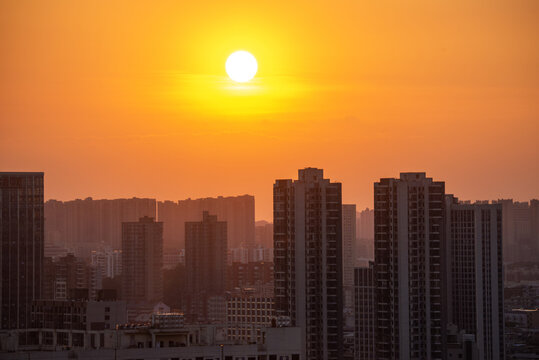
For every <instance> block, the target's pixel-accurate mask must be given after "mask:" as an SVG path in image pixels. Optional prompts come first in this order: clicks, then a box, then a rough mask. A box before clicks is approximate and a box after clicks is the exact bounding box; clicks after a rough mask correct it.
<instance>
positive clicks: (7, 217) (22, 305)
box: [0, 172, 44, 341]
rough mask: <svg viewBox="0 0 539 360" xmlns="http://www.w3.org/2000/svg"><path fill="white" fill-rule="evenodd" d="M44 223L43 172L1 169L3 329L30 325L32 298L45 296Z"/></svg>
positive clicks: (0, 295)
mask: <svg viewBox="0 0 539 360" xmlns="http://www.w3.org/2000/svg"><path fill="white" fill-rule="evenodd" d="M43 226H44V217H43V173H42V172H31V173H26V172H20V173H19V172H0V246H1V248H0V281H1V286H0V319H1V328H2V329H25V328H28V327H29V326H30V323H31V319H30V315H31V309H32V301H33V300H37V299H39V298H40V297H41V276H42V272H43V243H44V229H43ZM21 339H22V338H21ZM21 341H23V340H21Z"/></svg>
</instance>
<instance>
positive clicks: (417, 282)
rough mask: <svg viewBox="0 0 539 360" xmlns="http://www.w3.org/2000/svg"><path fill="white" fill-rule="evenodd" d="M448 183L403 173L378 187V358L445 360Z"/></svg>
mask: <svg viewBox="0 0 539 360" xmlns="http://www.w3.org/2000/svg"><path fill="white" fill-rule="evenodd" d="M444 195H445V183H443V182H440V181H433V180H432V179H431V178H428V177H426V175H425V173H401V175H400V178H399V179H393V178H386V179H381V180H380V181H379V182H377V183H375V184H374V211H375V219H374V225H375V229H374V236H375V240H374V241H375V243H374V249H375V278H376V306H375V308H376V317H377V323H376V356H375V358H376V359H380V360H382V359H433V360H434V359H442V357H443V347H444V344H443V341H444V336H443V333H444V332H445V329H444V327H445V320H444V319H443V317H444V316H445V314H444V311H443V308H444V302H445V298H444V288H443V279H442V275H443V269H442V268H443V264H444V258H443V256H444V246H445V242H444Z"/></svg>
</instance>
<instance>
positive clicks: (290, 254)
mask: <svg viewBox="0 0 539 360" xmlns="http://www.w3.org/2000/svg"><path fill="white" fill-rule="evenodd" d="M273 224H274V234H273V236H274V263H275V268H274V271H275V274H274V277H275V308H276V315H277V316H286V317H290V321H291V324H292V326H297V327H300V328H301V329H302V332H303V339H302V347H303V351H304V354H305V358H306V359H308V360H314V359H320V360H322V359H323V360H327V359H341V358H342V355H343V286H342V284H343V266H342V190H341V184H340V183H335V182H331V181H330V180H329V179H325V178H324V173H323V170H321V169H315V168H306V169H302V170H299V174H298V180H291V179H288V180H277V181H276V182H275V184H274V185H273Z"/></svg>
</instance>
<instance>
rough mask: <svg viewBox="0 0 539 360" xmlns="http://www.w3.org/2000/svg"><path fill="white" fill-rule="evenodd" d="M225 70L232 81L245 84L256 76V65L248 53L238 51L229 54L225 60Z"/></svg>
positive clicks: (253, 58)
mask: <svg viewBox="0 0 539 360" xmlns="http://www.w3.org/2000/svg"><path fill="white" fill-rule="evenodd" d="M225 68H226V73H227V74H228V76H230V78H231V79H232V80H234V81H237V82H246V81H249V80H251V79H252V78H253V77H254V76H255V75H256V72H257V70H258V63H257V62H256V59H255V57H254V56H253V55H252V54H251V53H250V52H248V51H244V50H240V51H236V52H233V53H232V54H230V56H229V57H228V59H226V64H225Z"/></svg>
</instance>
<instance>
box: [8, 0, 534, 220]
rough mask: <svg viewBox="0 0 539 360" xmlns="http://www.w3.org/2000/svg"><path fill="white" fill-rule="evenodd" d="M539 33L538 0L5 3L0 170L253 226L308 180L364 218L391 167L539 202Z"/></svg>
mask: <svg viewBox="0 0 539 360" xmlns="http://www.w3.org/2000/svg"><path fill="white" fill-rule="evenodd" d="M538 19H539V1H536V0H529V1H518V0H514V1H500V2H498V1H488V2H485V1H411V2H404V1H358V0H353V1H331V2H330V1H312V0H311V1H290V0H286V1H280V0H278V1H275V0H274V1H252V0H245V1H219V2H216V1H215V2H213V1H132V0H131V1H108V0H107V1H105V0H103V1H85V2H83V1H21V0H13V1H9V0H4V1H1V2H0V170H3V171H45V184H46V185H45V186H46V189H45V196H46V198H57V199H62V200H68V199H73V198H76V197H86V196H93V197H96V198H102V197H108V198H112V197H130V196H148V197H156V198H158V199H172V200H178V199H184V198H187V197H206V196H216V195H220V194H222V195H238V194H245V193H249V194H254V195H255V196H256V201H257V219H261V218H265V219H271V206H272V205H271V198H272V184H273V182H274V180H275V179H276V178H295V177H296V176H297V169H298V168H303V167H306V166H315V167H321V168H324V169H325V174H326V176H328V177H330V178H331V179H333V180H337V181H342V182H343V184H344V185H343V191H344V194H343V200H344V201H345V202H353V203H357V204H358V206H359V207H366V206H372V203H373V201H372V197H373V195H372V188H373V185H372V183H373V182H374V181H376V180H377V179H379V178H380V177H390V176H398V173H399V172H401V171H426V172H427V174H428V175H429V176H432V177H434V178H435V179H438V180H445V181H446V190H447V191H448V192H451V193H455V194H456V195H457V196H459V197H460V198H462V199H472V200H474V199H497V198H500V197H506V198H507V197H513V198H515V199H520V200H527V199H529V198H531V197H538V196H539V187H538V183H539V182H538V178H539V144H538V143H539V142H538V140H537V138H538V134H539V45H538V44H539V21H538ZM239 49H243V50H247V51H250V52H251V53H252V54H253V55H254V56H255V57H256V58H257V60H258V65H259V72H258V74H257V76H256V77H255V80H254V81H253V82H251V83H248V84H247V85H243V86H239V85H237V84H235V83H233V82H232V81H231V80H229V79H228V77H227V76H226V73H225V67H224V64H225V61H226V58H227V57H228V55H229V54H230V53H232V52H233V51H235V50H239Z"/></svg>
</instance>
